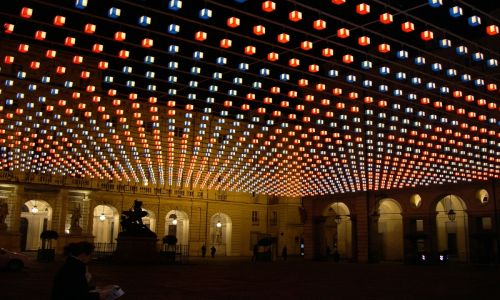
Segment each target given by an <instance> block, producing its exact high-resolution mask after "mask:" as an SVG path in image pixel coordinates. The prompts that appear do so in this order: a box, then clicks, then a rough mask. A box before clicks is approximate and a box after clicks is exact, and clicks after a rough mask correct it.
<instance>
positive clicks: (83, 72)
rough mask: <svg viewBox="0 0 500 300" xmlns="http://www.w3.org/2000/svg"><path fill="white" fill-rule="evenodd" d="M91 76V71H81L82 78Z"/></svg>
mask: <svg viewBox="0 0 500 300" xmlns="http://www.w3.org/2000/svg"><path fill="white" fill-rule="evenodd" d="M89 77H90V72H89V71H81V72H80V78H82V79H88V78H89Z"/></svg>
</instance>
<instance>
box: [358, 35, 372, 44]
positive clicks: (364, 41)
mask: <svg viewBox="0 0 500 300" xmlns="http://www.w3.org/2000/svg"><path fill="white" fill-rule="evenodd" d="M358 44H359V45H360V46H368V45H370V37H369V36H365V35H364V36H360V37H359V38H358Z"/></svg>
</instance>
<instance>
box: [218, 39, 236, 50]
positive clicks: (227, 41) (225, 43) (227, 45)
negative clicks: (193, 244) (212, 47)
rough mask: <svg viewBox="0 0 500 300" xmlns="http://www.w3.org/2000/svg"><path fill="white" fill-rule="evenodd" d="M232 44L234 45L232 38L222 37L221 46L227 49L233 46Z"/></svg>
mask: <svg viewBox="0 0 500 300" xmlns="http://www.w3.org/2000/svg"><path fill="white" fill-rule="evenodd" d="M232 45H233V41H232V40H230V39H222V40H221V41H220V47H221V48H225V49H227V48H231V46H232Z"/></svg>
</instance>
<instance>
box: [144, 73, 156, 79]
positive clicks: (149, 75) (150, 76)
mask: <svg viewBox="0 0 500 300" xmlns="http://www.w3.org/2000/svg"><path fill="white" fill-rule="evenodd" d="M155 75H156V74H155V72H153V71H146V74H145V76H146V78H147V79H154V78H155Z"/></svg>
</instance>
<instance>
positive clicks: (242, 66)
mask: <svg viewBox="0 0 500 300" xmlns="http://www.w3.org/2000/svg"><path fill="white" fill-rule="evenodd" d="M245 53H246V52H245ZM248 69H249V64H247V63H240V64H239V65H238V70H240V71H243V72H245V71H248Z"/></svg>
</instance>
